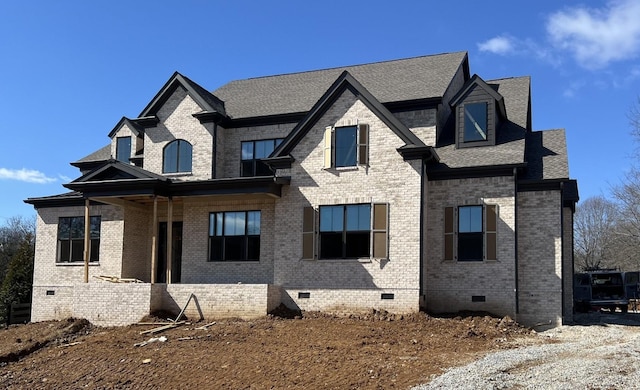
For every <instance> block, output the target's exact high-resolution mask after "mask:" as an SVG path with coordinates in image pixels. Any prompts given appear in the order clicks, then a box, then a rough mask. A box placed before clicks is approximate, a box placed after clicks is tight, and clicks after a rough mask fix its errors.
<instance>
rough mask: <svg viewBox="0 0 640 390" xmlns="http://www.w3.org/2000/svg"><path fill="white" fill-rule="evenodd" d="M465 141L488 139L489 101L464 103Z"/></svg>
mask: <svg viewBox="0 0 640 390" xmlns="http://www.w3.org/2000/svg"><path fill="white" fill-rule="evenodd" d="M463 109H464V142H473V141H486V140H487V133H488V126H487V103H485V102H482V103H467V104H465V105H464V108H463Z"/></svg>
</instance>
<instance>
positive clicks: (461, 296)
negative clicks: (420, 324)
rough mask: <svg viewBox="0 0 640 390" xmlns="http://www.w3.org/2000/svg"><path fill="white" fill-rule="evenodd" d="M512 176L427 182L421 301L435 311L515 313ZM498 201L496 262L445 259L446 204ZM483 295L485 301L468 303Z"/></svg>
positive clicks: (488, 203)
mask: <svg viewBox="0 0 640 390" xmlns="http://www.w3.org/2000/svg"><path fill="white" fill-rule="evenodd" d="M514 189H515V184H514V178H513V177H512V176H504V177H491V178H474V179H455V180H443V181H430V182H429V183H428V195H427V199H428V201H427V224H426V225H427V226H426V236H427V245H426V246H427V261H426V266H425V267H424V270H423V272H424V279H423V280H424V286H423V287H424V292H425V297H424V302H423V304H424V305H426V309H427V310H429V311H433V312H437V313H438V312H439V313H442V312H457V311H460V310H482V311H488V312H491V313H494V314H496V315H501V316H504V315H509V316H512V317H514V318H515V292H514V288H515V241H514V239H515V233H514V231H515V201H514ZM482 204H486V205H497V206H498V225H497V229H498V231H497V244H498V246H497V252H498V260H497V261H466V262H463V261H455V260H453V261H445V260H444V214H445V207H457V206H463V205H482ZM472 296H484V297H485V301H484V302H472Z"/></svg>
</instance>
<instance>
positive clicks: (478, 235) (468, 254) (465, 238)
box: [458, 206, 484, 261]
mask: <svg viewBox="0 0 640 390" xmlns="http://www.w3.org/2000/svg"><path fill="white" fill-rule="evenodd" d="M483 241H484V236H483V233H482V206H464V207H459V208H458V260H460V261H482V259H483V257H484V245H483Z"/></svg>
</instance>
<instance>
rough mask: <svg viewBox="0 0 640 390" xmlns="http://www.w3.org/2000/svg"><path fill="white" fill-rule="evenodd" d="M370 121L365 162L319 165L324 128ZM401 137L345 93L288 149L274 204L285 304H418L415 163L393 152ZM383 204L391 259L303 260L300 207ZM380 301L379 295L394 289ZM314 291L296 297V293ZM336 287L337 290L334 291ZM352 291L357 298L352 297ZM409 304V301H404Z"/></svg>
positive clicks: (402, 307)
mask: <svg viewBox="0 0 640 390" xmlns="http://www.w3.org/2000/svg"><path fill="white" fill-rule="evenodd" d="M356 121H357V122H358V123H366V124H368V125H369V129H370V135H369V142H370V144H369V146H370V150H369V161H370V163H369V166H368V167H362V166H359V167H357V168H356V167H352V168H345V169H326V170H325V169H323V146H322V145H323V143H322V141H323V134H324V130H325V127H326V126H334V125H338V126H339V125H340V124H345V123H356ZM403 145H404V142H403V141H402V140H401V139H400V138H399V137H398V136H397V135H396V134H395V133H393V132H392V131H391V130H390V129H389V128H388V127H387V126H386V125H385V124H384V123H383V122H382V121H381V120H380V119H379V118H378V117H376V116H375V114H373V113H372V112H371V111H370V110H369V109H368V108H367V107H366V106H365V105H364V104H363V103H362V102H361V101H360V100H358V99H357V98H356V97H355V96H354V95H353V94H352V93H351V92H350V91H345V93H344V94H343V96H341V97H340V98H339V99H338V100H337V101H336V102H335V103H334V105H333V106H332V107H331V108H330V109H329V110H327V112H326V113H325V114H324V115H323V116H322V117H321V118H320V119H319V120H318V122H317V123H316V124H315V125H314V126H313V127H312V128H311V129H310V130H309V131H308V133H307V134H306V135H305V137H304V138H303V139H302V140H301V141H300V143H299V144H298V145H297V146H296V147H295V148H294V149H293V150H292V152H291V154H292V156H293V157H294V158H295V162H294V163H293V165H292V168H291V169H290V170H284V171H280V172H279V174H280V175H285V176H287V175H290V176H291V177H292V181H291V186H288V187H286V188H284V189H283V194H282V199H281V200H279V201H277V202H276V204H275V222H276V223H275V237H276V243H275V252H274V283H275V284H277V285H282V286H283V287H284V289H286V290H287V291H288V292H289V293H290V294H289V295H291V294H293V296H294V300H292V301H289V302H288V304H289V305H293V304H294V301H295V305H298V306H302V307H304V308H313V309H314V310H315V309H318V310H320V309H322V310H329V311H331V310H332V309H334V308H337V307H339V306H350V307H355V306H358V307H360V308H363V309H367V308H371V307H375V306H380V305H385V308H388V309H389V310H390V311H394V309H397V310H399V311H407V310H409V308H411V310H413V311H417V310H418V296H419V287H420V286H419V269H420V264H419V262H420V254H419V247H420V223H419V215H420V183H421V181H420V164H421V163H420V162H416V161H411V162H406V161H404V160H403V158H402V156H401V155H400V154H399V153H398V152H397V151H396V149H397V148H399V147H401V146H403ZM370 202H381V203H388V205H389V259H374V260H373V261H358V260H301V258H302V213H303V208H304V207H305V206H312V207H316V208H317V207H318V206H320V205H337V204H353V203H370ZM399 286H401V288H402V289H403V291H402V292H398V294H397V297H396V299H394V300H389V301H385V302H381V300H380V294H381V293H382V292H385V291H387V290H389V291H396V289H398V287H399ZM309 289H311V290H313V294H312V298H311V299H308V300H305V301H297V292H298V291H308V290H309ZM333 290H335V291H333ZM354 297H357V299H354ZM408 302H410V303H408Z"/></svg>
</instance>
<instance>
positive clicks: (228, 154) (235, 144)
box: [218, 123, 296, 177]
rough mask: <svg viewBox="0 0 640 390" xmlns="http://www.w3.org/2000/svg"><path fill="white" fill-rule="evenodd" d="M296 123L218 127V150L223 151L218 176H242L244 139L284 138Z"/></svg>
mask: <svg viewBox="0 0 640 390" xmlns="http://www.w3.org/2000/svg"><path fill="white" fill-rule="evenodd" d="M295 125H296V124H295V123H283V124H277V125H269V126H252V127H242V128H236V129H221V128H218V135H222V136H223V137H222V138H221V139H219V140H218V150H219V151H222V154H221V157H222V159H223V160H222V163H221V164H220V165H219V166H218V177H238V176H240V160H241V144H242V141H258V140H264V139H274V138H284V137H286V136H287V135H288V134H289V133H290V132H291V130H292V129H293V128H294V126H295Z"/></svg>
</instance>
